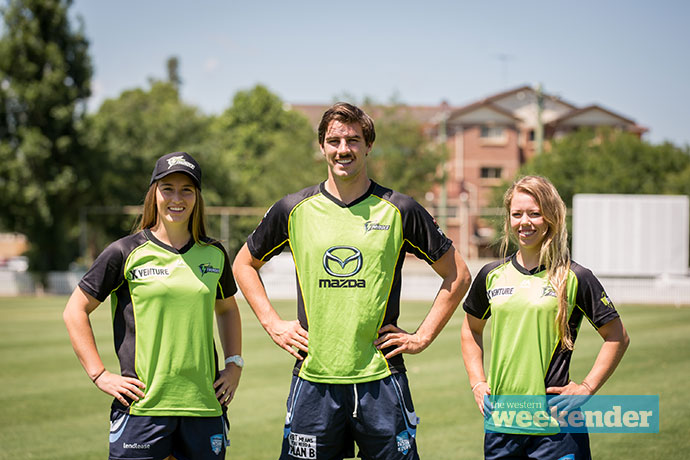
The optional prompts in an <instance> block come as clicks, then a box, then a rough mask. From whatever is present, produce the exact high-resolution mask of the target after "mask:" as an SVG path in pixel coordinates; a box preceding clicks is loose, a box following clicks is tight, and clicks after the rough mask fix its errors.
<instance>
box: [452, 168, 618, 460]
mask: <svg viewBox="0 0 690 460" xmlns="http://www.w3.org/2000/svg"><path fill="white" fill-rule="evenodd" d="M503 204H504V207H505V209H506V212H507V215H506V218H505V223H504V238H503V242H502V251H503V255H504V258H503V259H502V260H499V261H496V262H492V263H489V264H487V265H485V266H484V267H483V268H482V269H481V270H480V272H479V273H478V274H477V276H476V278H475V280H474V282H473V283H472V287H471V288H470V291H469V293H468V295H467V298H466V300H465V303H464V306H463V307H464V309H465V311H466V315H465V321H464V323H463V326H462V356H463V359H464V361H465V368H466V370H467V374H468V376H469V380H470V385H471V387H472V393H473V394H474V398H475V400H476V402H477V405H478V406H479V410H480V411H481V412H482V414H484V415H485V416H486V414H485V407H484V401H485V398H486V397H487V396H488V395H494V397H496V396H499V395H527V396H536V397H539V398H541V397H545V396H544V395H546V394H559V395H591V394H594V393H595V392H596V391H597V390H598V389H599V388H601V386H602V385H603V384H604V382H605V381H606V380H607V379H608V378H609V377H610V376H611V374H612V373H613V371H614V369H615V368H616V366H617V365H618V363H619V362H620V360H621V358H622V357H623V353H624V352H625V350H626V348H627V346H628V343H629V339H628V335H627V333H626V331H625V328H624V327H623V324H622V323H621V320H620V318H619V316H618V313H617V312H616V310H615V308H614V307H613V304H612V303H611V301H610V299H609V298H608V296H607V295H606V292H605V291H604V288H603V287H602V286H601V284H600V282H599V281H598V280H597V278H596V277H595V276H594V275H593V274H592V272H591V271H589V270H587V269H586V268H584V267H582V266H581V265H578V264H577V263H576V262H574V261H572V260H570V254H569V251H568V234H567V230H566V225H565V214H566V208H565V204H564V203H563V200H562V199H561V197H560V196H559V194H558V191H556V188H555V187H554V186H553V184H551V182H550V181H549V180H548V179H546V178H544V177H539V176H527V177H524V178H522V179H520V180H518V181H517V182H515V183H514V184H513V185H512V186H511V187H510V188H509V189H508V190H507V191H506V193H505V195H504V200H503ZM510 239H513V240H514V241H516V242H517V246H518V250H517V252H516V253H515V254H513V255H512V256H510V257H505V256H506V255H507V248H508V243H509V240H510ZM489 316H491V317H492V325H491V342H492V344H491V345H492V346H491V350H492V351H491V362H490V365H489V373H488V379H487V378H486V375H485V373H484V364H483V343H482V333H483V331H484V326H485V325H486V322H487V320H488V318H489ZM585 316H586V317H587V319H588V320H589V321H590V322H591V323H592V324H593V325H594V326H595V327H596V328H597V331H598V332H599V334H600V335H601V337H602V338H603V339H604V343H603V345H602V346H601V350H600V351H599V355H598V356H597V359H596V361H595V363H594V365H593V366H592V369H591V371H590V372H589V373H588V374H587V376H586V377H585V378H584V379H583V380H582V383H579V384H578V383H576V382H573V381H571V380H570V376H569V372H568V369H569V367H570V357H571V355H572V351H573V344H574V342H575V339H576V337H577V332H578V329H579V327H580V323H581V322H582V320H583V317H585ZM528 400H529V401H533V398H532V399H529V398H528ZM491 420H493V419H492V418H491V417H489V418H488V419H487V423H488V425H487V428H489V429H488V430H487V432H486V434H485V437H484V455H485V458H487V459H494V458H515V459H518V458H554V459H555V458H568V459H572V460H579V459H589V458H591V454H590V450H589V438H588V435H587V433H565V432H562V433H553V432H552V431H551V432H548V431H547V432H544V431H543V430H542V431H541V432H539V433H532V434H529V433H528V432H527V430H510V429H508V430H502V429H499V428H497V427H496V426H495V425H491V424H490V422H491ZM494 428H495V429H494ZM516 431H520V433H516ZM537 434H538V435H537Z"/></svg>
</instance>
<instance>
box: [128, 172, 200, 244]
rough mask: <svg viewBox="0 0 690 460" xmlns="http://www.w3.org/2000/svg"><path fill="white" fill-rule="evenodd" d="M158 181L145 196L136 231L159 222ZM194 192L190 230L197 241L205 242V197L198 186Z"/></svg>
mask: <svg viewBox="0 0 690 460" xmlns="http://www.w3.org/2000/svg"><path fill="white" fill-rule="evenodd" d="M158 182H159V181H156V182H154V183H153V184H151V186H150V187H149V190H148V192H146V197H145V198H144V209H143V211H142V213H141V216H139V222H138V224H137V225H136V227H135V228H134V232H139V231H141V230H144V229H146V228H152V227H153V226H155V225H156V222H158V207H157V206H156V187H158ZM194 193H195V194H196V201H195V202H194V208H193V209H192V215H191V216H189V225H188V228H189V232H190V233H191V234H192V238H194V242H195V243H201V244H204V242H203V241H202V238H207V237H208V235H207V234H206V217H205V214H204V199H203V197H202V196H201V190H199V188H198V187H194Z"/></svg>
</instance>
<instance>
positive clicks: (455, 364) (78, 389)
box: [0, 297, 690, 460]
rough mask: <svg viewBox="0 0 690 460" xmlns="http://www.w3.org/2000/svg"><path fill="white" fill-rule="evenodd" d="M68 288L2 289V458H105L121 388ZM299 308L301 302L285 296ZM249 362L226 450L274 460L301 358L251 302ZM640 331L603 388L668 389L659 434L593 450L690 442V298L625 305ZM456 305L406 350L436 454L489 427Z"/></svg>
mask: <svg viewBox="0 0 690 460" xmlns="http://www.w3.org/2000/svg"><path fill="white" fill-rule="evenodd" d="M66 300H67V299H66V298H65V297H40V298H33V297H26V298H22V297H20V298H0V385H1V388H2V392H1V393H0V401H1V407H2V410H0V459H13V460H15V459H70V460H77V459H104V458H107V452H108V449H107V443H108V427H109V425H108V413H109V406H110V402H111V398H110V397H109V396H107V395H105V394H103V393H101V392H100V391H98V390H97V389H96V388H95V386H94V385H93V384H92V383H91V382H90V380H89V379H88V377H87V376H86V375H85V373H84V371H83V370H82V368H81V366H80V365H79V362H78V361H77V358H76V357H75V355H74V353H73V351H72V348H71V346H70V343H69V339H68V337H67V332H66V330H65V327H64V324H63V322H62V309H63V307H64V304H65V302H66ZM276 307H277V308H278V310H279V312H280V314H281V315H282V316H283V317H284V318H294V317H295V312H294V309H295V306H294V302H280V303H277V304H276ZM241 308H242V320H243V334H244V340H243V347H244V353H243V354H244V356H245V360H246V363H247V364H246V367H245V370H244V375H243V376H242V381H241V384H240V388H239V390H238V393H237V396H236V398H235V401H234V402H233V403H232V404H231V408H230V423H231V431H230V436H231V440H232V446H231V448H230V451H229V455H228V457H227V458H233V459H238V460H252V459H257V460H266V459H272V458H277V456H278V452H279V449H280V443H281V436H282V426H283V419H284V417H285V399H286V397H287V392H288V386H289V382H290V369H291V367H292V363H293V361H292V358H291V357H290V356H289V355H288V354H287V353H285V352H284V351H281V350H280V349H279V348H277V347H276V346H275V345H274V344H273V343H272V342H271V341H270V339H269V338H268V336H267V335H266V334H265V332H264V331H263V329H261V327H260V325H259V324H258V321H257V320H256V318H255V317H254V315H253V314H252V313H251V311H250V310H249V308H248V307H247V306H246V304H244V303H242V304H241ZM427 308H428V305H427V304H426V303H418V302H405V303H404V304H403V306H402V311H403V315H402V317H401V322H400V323H401V326H402V327H403V328H409V329H414V328H415V327H416V325H418V324H419V322H420V321H421V319H422V318H423V316H424V315H425V314H426V311H427ZM619 311H620V312H621V315H622V317H623V321H624V323H625V325H626V327H627V328H628V331H629V333H630V336H631V339H632V342H631V346H630V348H629V349H628V353H627V354H626V356H625V357H624V359H623V362H622V363H621V365H620V367H619V369H618V371H617V372H616V373H615V374H614V376H613V377H612V378H611V380H610V381H609V382H608V383H607V385H606V386H605V387H604V389H603V390H602V392H601V393H600V394H630V395H635V394H658V395H660V406H661V429H660V433H658V434H638V435H634V434H595V435H592V451H593V455H594V458H601V459H606V458H613V459H622V458H625V459H644V460H652V459H666V458H683V457H685V456H686V455H688V452H690V437H689V436H688V434H689V433H690V404H689V403H688V397H687V396H685V395H684V394H683V393H682V391H680V390H682V389H683V385H684V383H683V382H686V381H687V380H688V378H690V308H681V309H678V308H673V307H661V306H659V307H652V306H622V307H619ZM461 317H462V314H461V312H457V313H456V315H455V317H454V318H453V319H452V320H451V322H450V323H449V325H448V326H447V327H446V329H445V330H444V331H443V332H442V333H441V335H440V336H439V337H438V339H437V340H436V342H434V344H433V345H432V346H431V347H430V348H429V349H427V350H426V351H425V352H424V353H422V354H420V355H416V356H408V357H407V358H406V359H407V365H408V369H409V378H410V385H411V388H412V395H413V398H414V402H415V406H416V410H417V414H418V415H419V416H420V418H421V424H420V426H419V430H418V437H417V439H418V443H419V450H420V454H421V456H422V458H425V459H427V460H443V459H479V458H482V440H483V427H482V419H481V416H480V415H479V412H478V411H477V409H476V407H475V405H474V401H473V399H472V395H471V393H470V389H469V384H468V381H467V376H466V374H465V371H464V369H463V365H462V359H461V356H460V321H461ZM92 324H93V327H94V330H95V333H96V337H97V340H98V345H99V350H100V351H101V355H102V356H103V358H104V360H105V362H106V366H108V368H109V369H110V370H117V369H118V366H117V361H116V359H115V353H114V351H113V345H112V333H111V330H110V314H109V307H108V306H107V305H103V306H101V307H100V308H99V309H97V310H96V311H95V312H94V313H93V314H92ZM600 344H601V339H600V338H599V336H598V335H597V334H596V332H594V330H593V329H592V328H591V327H590V326H589V324H584V325H583V327H582V333H581V335H580V337H579V338H578V342H577V346H576V350H575V354H574V357H573V363H572V368H571V374H572V377H573V379H576V380H578V379H581V378H582V377H583V376H584V375H585V374H586V372H587V371H588V369H589V367H590V366H591V364H592V363H593V362H594V357H595V355H596V353H597V351H598V348H599V346H600Z"/></svg>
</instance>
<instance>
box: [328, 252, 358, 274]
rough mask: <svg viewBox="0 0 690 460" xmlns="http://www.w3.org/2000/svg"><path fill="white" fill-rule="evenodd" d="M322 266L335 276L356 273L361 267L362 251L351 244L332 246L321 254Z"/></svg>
mask: <svg viewBox="0 0 690 460" xmlns="http://www.w3.org/2000/svg"><path fill="white" fill-rule="evenodd" d="M338 267H340V268H338ZM323 268H324V270H326V273H328V274H329V275H331V276H335V277H336V278H347V277H349V276H353V275H356V274H357V273H358V272H359V271H360V270H361V269H362V251H360V250H359V249H357V248H354V247H352V246H333V247H332V248H329V249H327V250H326V252H325V253H324V254H323ZM334 269H335V270H334Z"/></svg>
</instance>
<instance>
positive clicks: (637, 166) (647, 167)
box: [520, 129, 690, 207]
mask: <svg viewBox="0 0 690 460" xmlns="http://www.w3.org/2000/svg"><path fill="white" fill-rule="evenodd" d="M689 166H690V155H688V151H687V149H686V150H685V151H683V150H681V149H679V148H678V147H675V146H674V145H673V144H670V143H664V144H660V145H652V144H650V143H648V142H646V141H643V140H641V139H638V138H637V137H636V136H634V135H632V134H629V133H621V132H616V131H613V130H610V129H599V130H596V131H594V130H581V131H579V132H577V133H574V134H572V135H569V136H566V137H564V138H562V139H560V140H557V141H555V142H554V143H553V146H552V149H551V152H549V153H545V154H543V155H539V156H536V157H534V158H533V159H532V160H531V161H529V162H528V163H526V164H525V165H524V166H523V167H522V168H521V170H520V173H521V174H539V175H542V176H546V177H548V178H549V179H550V180H551V181H552V182H553V184H554V185H555V186H556V188H557V189H558V191H559V193H560V194H561V197H562V198H563V200H564V201H565V203H566V205H567V206H568V207H570V206H572V202H573V195H575V194H576V193H626V194H668V193H672V192H673V191H672V190H671V189H670V188H669V186H668V182H667V181H668V180H669V178H671V177H672V176H673V174H674V173H677V172H678V171H682V170H684V169H685V168H688V167H689Z"/></svg>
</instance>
